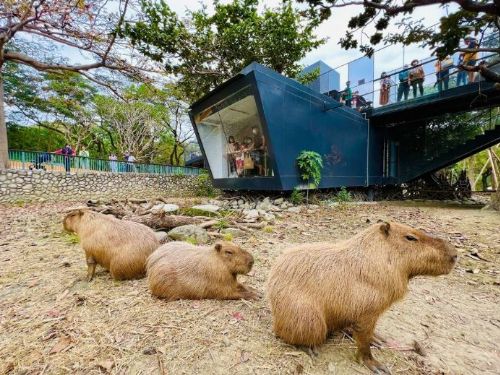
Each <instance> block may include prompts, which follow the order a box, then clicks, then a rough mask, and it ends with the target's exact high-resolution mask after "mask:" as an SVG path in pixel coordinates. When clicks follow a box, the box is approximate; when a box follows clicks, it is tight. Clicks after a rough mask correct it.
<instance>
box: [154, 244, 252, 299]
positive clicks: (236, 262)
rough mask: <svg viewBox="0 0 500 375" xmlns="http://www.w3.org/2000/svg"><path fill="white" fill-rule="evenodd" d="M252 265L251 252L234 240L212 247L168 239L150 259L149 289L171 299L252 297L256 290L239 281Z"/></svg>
mask: <svg viewBox="0 0 500 375" xmlns="http://www.w3.org/2000/svg"><path fill="white" fill-rule="evenodd" d="M252 266H253V257H252V255H251V254H250V253H249V252H247V251H245V250H243V249H242V248H240V247H239V246H237V245H235V244H234V243H232V242H224V241H220V242H217V243H216V244H215V245H214V246H212V247H209V246H195V245H191V244H189V243H187V242H169V243H167V244H165V245H162V246H161V247H160V248H158V249H157V250H156V251H155V252H154V253H153V254H151V256H150V257H149V259H148V262H147V274H148V281H149V289H150V290H151V293H152V294H153V295H155V296H157V297H160V298H165V299H167V300H169V301H173V300H177V299H240V298H244V299H252V298H255V296H256V294H255V292H254V291H253V290H251V289H250V288H248V287H245V286H243V285H242V284H240V283H238V281H237V280H236V275H238V274H247V273H248V272H250V270H251V269H252Z"/></svg>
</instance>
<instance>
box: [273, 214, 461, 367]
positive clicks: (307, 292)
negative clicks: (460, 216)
mask: <svg viewBox="0 0 500 375" xmlns="http://www.w3.org/2000/svg"><path fill="white" fill-rule="evenodd" d="M456 260H457V251H456V250H455V248H454V247H453V246H452V245H451V244H450V243H448V242H447V241H444V240H442V239H440V238H436V237H433V236H430V235H429V234H426V233H424V232H422V231H420V230H417V229H414V228H411V227H409V226H407V225H403V224H399V223H393V222H391V223H379V224H375V225H372V226H370V227H369V228H367V229H366V230H364V231H362V232H361V233H359V234H357V235H356V236H354V237H352V238H350V239H348V240H345V241H341V242H336V243H329V242H325V243H309V244H308V243H305V244H301V245H298V246H295V247H293V248H290V249H288V250H286V251H285V252H284V253H283V254H281V255H280V256H279V257H278V259H277V260H276V263H275V264H274V265H273V267H272V269H271V272H270V276H269V280H268V285H267V289H268V290H267V293H268V298H269V300H270V302H271V312H272V315H273V329H274V332H275V333H276V335H277V336H279V337H281V338H282V339H283V340H284V341H285V342H287V343H289V344H293V345H301V346H306V347H309V348H312V349H315V348H316V347H317V346H318V345H320V344H322V343H323V342H325V340H326V338H327V335H328V333H330V332H333V331H335V330H340V329H343V328H352V329H353V332H354V339H355V340H356V344H357V347H358V351H357V358H358V360H361V361H362V362H363V363H364V364H365V365H366V366H367V367H368V368H369V369H371V370H372V371H373V372H376V373H377V372H378V373H384V372H386V373H388V372H389V371H388V369H387V367H385V366H384V365H382V364H381V363H379V362H378V361H377V360H375V359H374V358H373V356H372V354H371V351H370V343H371V341H372V337H373V333H374V329H375V324H376V323H377V320H378V318H379V317H380V315H381V314H382V313H383V312H384V311H385V310H386V309H387V308H389V306H391V304H392V303H393V302H395V301H397V300H399V299H401V298H402V297H403V296H404V295H405V293H406V292H407V288H408V281H409V279H410V278H412V277H414V276H418V275H432V276H437V275H443V274H447V273H449V272H450V271H451V270H452V268H453V266H454V265H455V262H456Z"/></svg>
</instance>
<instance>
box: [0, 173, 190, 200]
mask: <svg viewBox="0 0 500 375" xmlns="http://www.w3.org/2000/svg"><path fill="white" fill-rule="evenodd" d="M197 188H198V177H197V176H165V175H157V174H134V173H84V174H71V175H66V174H65V173H62V172H44V171H27V170H0V203H15V202H44V201H78V200H82V199H99V198H108V199H109V198H117V199H119V198H122V199H123V198H154V197H160V196H161V197H179V196H193V195H195V194H196V190H197Z"/></svg>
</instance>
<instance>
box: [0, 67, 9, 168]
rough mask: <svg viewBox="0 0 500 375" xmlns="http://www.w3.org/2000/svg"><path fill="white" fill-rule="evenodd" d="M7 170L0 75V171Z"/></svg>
mask: <svg viewBox="0 0 500 375" xmlns="http://www.w3.org/2000/svg"><path fill="white" fill-rule="evenodd" d="M8 168H9V144H8V140H7V124H6V123H5V100H4V93H3V76H2V73H0V169H8Z"/></svg>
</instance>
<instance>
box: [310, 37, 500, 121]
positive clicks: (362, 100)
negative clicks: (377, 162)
mask: <svg viewBox="0 0 500 375" xmlns="http://www.w3.org/2000/svg"><path fill="white" fill-rule="evenodd" d="M477 41H478V46H479V48H483V49H488V48H489V49H490V50H494V48H496V47H497V46H498V43H499V34H498V33H490V34H488V35H484V36H483V37H481V38H479V39H478V40H477ZM398 48H399V49H398ZM401 48H402V49H403V50H402V51H401ZM418 52H419V51H418V50H417V51H415V50H413V51H410V52H409V53H408V54H406V55H405V47H404V46H400V45H388V46H385V47H383V48H380V49H379V50H377V51H375V53H374V54H373V55H372V56H363V57H360V58H358V59H355V60H353V61H351V62H349V63H346V64H343V65H340V66H339V67H337V68H333V69H332V70H335V71H337V69H338V71H337V73H340V74H341V75H342V76H343V77H344V79H346V80H348V81H349V82H350V92H351V95H347V93H346V89H345V87H343V88H341V89H340V90H339V91H337V90H332V91H329V92H328V93H325V94H326V95H329V96H331V97H333V98H334V99H336V100H339V101H341V102H343V103H344V104H346V105H348V106H351V107H352V108H356V109H358V110H360V111H363V110H365V109H368V108H379V107H385V106H394V107H395V106H397V105H404V104H405V103H408V102H413V103H415V102H416V101H420V100H422V99H421V98H428V99H433V100H434V99H438V98H440V97H441V96H443V97H449V96H450V95H453V93H451V91H456V93H457V95H460V94H462V93H464V92H467V89H464V88H463V87H471V88H472V87H473V86H474V89H476V88H477V87H478V86H479V89H478V91H479V94H478V95H479V96H480V95H481V92H480V88H481V87H483V85H482V83H484V82H485V81H484V79H483V77H482V76H481V75H480V74H479V73H478V72H469V71H467V70H465V69H463V68H461V66H472V65H474V66H476V67H477V66H478V65H479V64H486V65H488V66H489V67H490V68H491V69H492V70H494V71H495V72H497V73H500V56H499V55H498V53H496V52H465V53H464V52H455V53H454V54H453V55H451V56H449V57H448V58H447V59H442V60H439V59H438V58H437V57H436V56H429V55H426V54H422V55H421V56H418ZM422 52H424V51H422ZM401 57H402V58H403V61H405V63H406V64H405V65H399V64H397V63H394V61H398V60H399V59H400V58H401ZM399 61H400V60H399ZM412 64H413V65H412ZM398 65H399V66H398ZM329 73H330V70H327V71H325V72H323V73H322V74H321V75H320V77H319V78H318V80H320V79H322V76H323V75H326V74H329ZM490 86H491V84H490ZM459 87H462V89H458V88H459ZM484 87H486V85H484ZM347 99H349V100H347ZM423 100H425V99H423Z"/></svg>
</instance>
